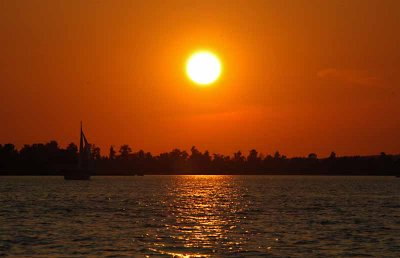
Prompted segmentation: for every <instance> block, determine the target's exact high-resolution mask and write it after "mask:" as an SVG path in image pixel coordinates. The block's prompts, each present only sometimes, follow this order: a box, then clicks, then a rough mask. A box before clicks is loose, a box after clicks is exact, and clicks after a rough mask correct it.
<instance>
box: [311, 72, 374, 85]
mask: <svg viewBox="0 0 400 258" xmlns="http://www.w3.org/2000/svg"><path fill="white" fill-rule="evenodd" d="M317 76H318V77H319V78H322V79H325V80H334V81H339V82H344V83H350V84H355V85H363V86H379V85H381V81H380V79H379V78H378V77H376V76H372V75H370V74H369V73H368V72H366V71H364V70H351V69H335V68H329V69H324V70H321V71H319V72H318V73H317Z"/></svg>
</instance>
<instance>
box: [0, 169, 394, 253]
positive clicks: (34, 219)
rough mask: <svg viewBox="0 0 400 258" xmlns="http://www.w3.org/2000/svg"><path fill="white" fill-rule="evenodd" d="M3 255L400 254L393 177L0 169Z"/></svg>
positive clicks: (0, 243) (0, 219) (0, 222)
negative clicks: (27, 173)
mask: <svg viewBox="0 0 400 258" xmlns="http://www.w3.org/2000/svg"><path fill="white" fill-rule="evenodd" d="M0 255H10V256H18V257H24V256H26V257H87V256H92V257H98V256H105V257H124V256H127V257H146V256H148V257H174V256H175V257H265V256H271V257H274V256H275V257H282V256H283V257H285V256H286V257H287V256H290V257H318V256H320V257H327V256H342V257H348V256H357V257H360V256H376V257H399V256H400V179H396V178H394V177H283V176H282V177H280V176H144V177H94V178H93V180H92V181H86V182H85V181H64V180H63V179H62V178H61V177H0Z"/></svg>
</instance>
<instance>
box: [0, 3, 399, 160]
mask: <svg viewBox="0 0 400 258" xmlns="http://www.w3.org/2000/svg"><path fill="white" fill-rule="evenodd" d="M399 13H400V1H397V0H393V1H389V0H377V1H375V0H365V1H364V0H351V1H328V0H320V1H315V0H305V1H296V0H293V1H285V0H283V1H269V0H259V1H251V0H243V1H241V0H229V1H223V0H213V1H209V0H199V1H197V0H190V1H187V0H182V1H180V0H168V1H161V0H159V1H155V0H149V1H134V0H131V1H124V0H118V1H100V0H97V1H91V0H88V1H75V0H66V1H61V0H57V1H54V0H25V1H22V0H0V57H1V58H0V103H1V106H0V121H1V125H2V126H0V143H8V142H11V143H14V144H16V145H17V146H18V147H21V146H22V145H23V144H32V143H35V142H47V141H50V140H53V139H54V140H57V141H58V142H59V143H60V145H61V146H66V145H67V144H68V143H70V142H75V143H77V142H78V141H79V123H80V121H83V123H84V130H85V133H86V135H87V138H88V140H89V141H90V142H91V143H94V144H96V145H97V146H100V147H101V148H102V154H108V148H109V146H110V145H114V146H115V147H116V148H118V147H119V146H120V145H122V144H125V143H127V144H129V145H130V146H131V147H132V149H133V150H134V151H137V150H139V149H143V150H145V151H151V152H152V153H160V152H164V151H169V150H172V149H173V148H180V149H185V150H189V149H190V148H191V146H193V145H194V146H196V147H197V148H199V149H200V150H201V151H204V150H209V151H210V152H211V153H224V154H232V153H233V152H235V151H237V150H242V152H244V153H247V152H248V151H249V150H250V149H252V148H256V149H257V150H258V151H259V152H262V153H264V154H270V153H274V152H275V151H277V150H278V151H280V152H281V153H284V154H286V155H288V156H304V155H307V154H308V153H311V152H314V153H317V154H318V155H319V156H327V155H329V153H330V152H331V151H335V152H336V153H337V154H338V155H339V156H340V155H356V154H360V155H370V154H378V153H379V152H381V151H385V152H387V153H400V141H399V139H400V108H399V107H400V17H399ZM199 49H207V50H210V51H212V52H214V53H215V54H216V55H218V57H219V58H220V60H221V62H222V65H223V73H222V76H221V78H220V79H219V80H218V81H217V82H216V83H215V84H213V85H212V86H210V87H198V86H196V85H195V84H193V82H191V81H190V80H189V79H188V78H187V76H186V74H185V63H186V61H187V58H188V57H189V56H190V54H191V53H193V52H195V51H196V50H199Z"/></svg>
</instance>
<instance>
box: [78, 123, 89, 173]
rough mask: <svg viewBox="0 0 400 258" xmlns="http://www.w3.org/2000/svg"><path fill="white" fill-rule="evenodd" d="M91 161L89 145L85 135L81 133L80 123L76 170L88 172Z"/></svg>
mask: <svg viewBox="0 0 400 258" xmlns="http://www.w3.org/2000/svg"><path fill="white" fill-rule="evenodd" d="M91 160H92V158H91V150H90V144H89V142H88V141H87V139H86V136H85V134H84V133H83V129H82V122H81V136H80V144H79V163H78V168H79V169H84V170H89V169H90V168H91V163H92V162H91Z"/></svg>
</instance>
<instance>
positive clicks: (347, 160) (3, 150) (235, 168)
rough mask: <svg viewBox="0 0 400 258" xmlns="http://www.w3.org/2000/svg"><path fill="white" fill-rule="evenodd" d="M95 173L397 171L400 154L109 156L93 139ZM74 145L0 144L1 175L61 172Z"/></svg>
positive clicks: (72, 160)
mask: <svg viewBox="0 0 400 258" xmlns="http://www.w3.org/2000/svg"><path fill="white" fill-rule="evenodd" d="M91 152H92V157H93V159H94V172H93V173H94V174H95V175H134V174H137V173H144V174H285V175H287V174H308V175H400V155H389V154H385V153H384V152H382V153H380V154H379V155H376V156H347V157H346V156H342V157H339V156H337V155H336V154H335V153H334V152H332V153H331V155H330V156H329V157H327V158H318V156H317V154H315V153H310V154H309V155H308V156H307V157H292V158H288V157H286V156H285V155H281V154H280V153H279V152H276V153H275V154H274V155H262V154H260V153H259V152H258V151H257V150H255V149H252V150H250V151H249V153H248V154H246V155H245V154H243V153H242V152H241V151H237V152H235V153H233V155H223V154H210V152H208V151H204V152H201V151H199V150H198V149H197V148H196V147H194V146H193V147H192V148H191V149H190V151H189V152H187V151H184V150H179V149H174V150H172V151H170V152H164V153H161V154H159V155H153V154H151V153H150V152H145V151H143V150H139V151H137V152H133V151H132V148H131V147H130V146H129V145H127V144H125V145H122V146H121V147H120V148H119V149H118V151H117V150H115V149H114V147H113V146H111V147H110V149H109V153H108V155H107V156H103V155H101V150H100V148H99V147H98V146H96V145H91ZM77 163H78V147H77V145H76V144H74V143H70V144H69V145H68V146H67V147H66V148H61V147H60V146H59V145H58V143H57V142H56V141H50V142H48V143H46V144H42V143H37V144H32V145H24V146H23V147H22V148H21V149H20V150H17V149H16V147H15V146H14V145H13V144H4V145H2V144H0V175H61V174H62V170H63V169H71V168H75V167H76V166H77Z"/></svg>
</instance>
